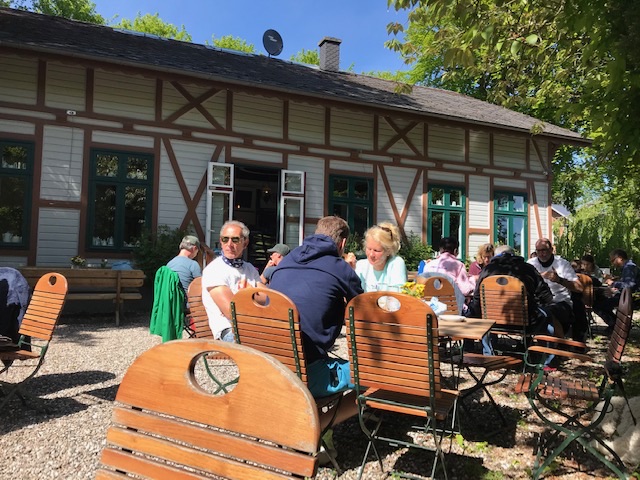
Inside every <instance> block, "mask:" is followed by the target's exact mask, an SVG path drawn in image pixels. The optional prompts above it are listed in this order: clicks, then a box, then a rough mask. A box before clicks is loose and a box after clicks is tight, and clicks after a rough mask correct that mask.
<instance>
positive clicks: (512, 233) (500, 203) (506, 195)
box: [493, 192, 529, 258]
mask: <svg viewBox="0 0 640 480" xmlns="http://www.w3.org/2000/svg"><path fill="white" fill-rule="evenodd" d="M527 212H528V206H527V196H526V195H525V194H524V193H510V192H495V194H494V208H493V218H494V222H493V224H494V238H495V239H496V243H497V244H498V245H510V246H511V247H513V249H514V250H515V251H516V252H517V253H518V254H519V255H523V256H524V257H525V258H528V256H529V255H528V248H527V231H528V230H527V218H528V213H527Z"/></svg>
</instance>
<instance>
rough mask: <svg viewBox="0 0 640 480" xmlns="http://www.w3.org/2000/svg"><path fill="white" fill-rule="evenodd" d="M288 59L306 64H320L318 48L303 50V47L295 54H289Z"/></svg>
mask: <svg viewBox="0 0 640 480" xmlns="http://www.w3.org/2000/svg"><path fill="white" fill-rule="evenodd" d="M290 60H291V61H292V62H298V63H304V64H307V65H320V54H319V53H318V50H305V49H304V48H303V49H302V50H300V51H299V52H298V53H296V54H295V55H291V58H290Z"/></svg>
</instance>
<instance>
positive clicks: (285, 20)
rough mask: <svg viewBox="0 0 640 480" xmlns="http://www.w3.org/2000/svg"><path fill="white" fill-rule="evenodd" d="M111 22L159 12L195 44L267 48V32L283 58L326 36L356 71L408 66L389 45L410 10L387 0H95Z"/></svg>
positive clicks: (313, 45) (314, 45) (344, 64)
mask: <svg viewBox="0 0 640 480" xmlns="http://www.w3.org/2000/svg"><path fill="white" fill-rule="evenodd" d="M93 1H94V3H95V4H96V11H97V12H98V13H99V14H100V15H102V16H103V17H105V19H106V20H107V21H108V22H109V23H114V22H113V20H112V19H113V17H114V16H115V15H119V16H120V17H121V18H129V19H133V18H135V16H136V15H137V13H138V12H140V13H142V14H143V15H144V14H146V13H151V14H155V13H158V14H159V15H160V18H161V19H162V20H163V21H164V22H167V23H172V24H174V25H176V26H178V27H180V26H181V25H184V26H185V29H186V30H187V32H189V34H191V37H192V40H193V42H195V43H205V41H209V43H211V37H212V36H215V37H216V38H220V37H222V36H225V35H233V36H234V37H240V38H242V39H244V40H246V41H247V42H248V43H251V44H253V45H254V46H255V48H256V51H258V52H260V53H266V52H265V49H264V47H263V45H262V35H263V33H264V32H265V31H266V30H268V29H270V28H272V29H275V30H277V31H278V32H279V33H280V35H281V36H282V39H283V43H284V48H283V50H282V53H281V54H280V55H279V58H282V59H285V60H289V58H290V57H291V55H294V54H295V53H297V52H299V51H300V50H302V49H305V50H313V49H317V48H318V42H319V41H320V40H321V39H322V38H323V37H325V36H328V37H335V38H339V39H341V40H342V44H341V45H340V68H341V69H344V70H346V69H347V68H348V67H349V66H350V65H353V68H354V71H355V72H356V73H360V72H369V71H384V70H390V71H396V70H406V66H405V65H404V64H403V62H402V60H401V59H400V56H399V55H398V54H397V53H395V52H392V51H390V50H388V49H386V48H385V47H384V42H385V41H386V40H388V39H389V38H390V37H389V36H388V35H387V30H386V26H387V24H388V23H389V22H402V23H405V24H406V16H407V13H406V11H400V12H396V11H395V10H394V9H393V8H391V9H388V8H387V1H386V0H244V1H234V0H225V1H220V0H182V1H177V0H93Z"/></svg>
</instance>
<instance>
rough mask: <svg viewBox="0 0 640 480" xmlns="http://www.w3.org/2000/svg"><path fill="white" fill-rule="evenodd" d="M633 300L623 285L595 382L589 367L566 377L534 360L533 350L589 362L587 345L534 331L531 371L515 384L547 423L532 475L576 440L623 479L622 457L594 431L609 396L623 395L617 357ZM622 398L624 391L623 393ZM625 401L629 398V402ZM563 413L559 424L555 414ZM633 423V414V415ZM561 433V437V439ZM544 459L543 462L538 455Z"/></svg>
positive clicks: (606, 408)
mask: <svg viewBox="0 0 640 480" xmlns="http://www.w3.org/2000/svg"><path fill="white" fill-rule="evenodd" d="M632 316H633V305H632V295H631V289H629V288H625V289H624V290H623V292H622V295H621V297H620V303H619V305H618V311H617V313H616V324H615V327H614V331H613V334H612V335H611V340H610V342H609V348H608V350H607V355H606V361H605V363H604V369H603V372H602V373H603V375H602V380H601V381H600V383H599V384H596V383H595V382H594V381H592V380H590V379H591V378H595V376H594V375H593V371H592V369H589V370H588V372H587V375H588V376H587V377H586V378H568V377H567V376H555V375H551V374H548V373H545V372H544V370H543V365H542V364H537V363H532V362H531V361H530V359H531V358H532V355H531V354H533V353H538V354H539V353H543V354H555V355H560V356H564V357H567V358H574V359H576V360H580V361H589V360H590V357H589V356H588V355H586V345H584V344H580V342H575V341H571V340H564V339H560V338H556V337H550V336H546V335H545V336H536V337H535V343H534V345H532V346H531V347H529V349H528V352H527V357H526V361H527V365H528V366H530V367H532V368H534V369H535V372H533V373H527V374H524V375H522V377H521V378H520V380H519V381H518V384H517V386H516V392H518V393H524V394H525V395H527V398H528V399H529V403H530V404H531V407H532V408H533V411H534V412H535V413H536V415H537V416H538V417H539V418H540V419H541V420H542V421H543V422H544V424H545V425H546V426H547V427H549V429H550V432H549V435H548V437H547V438H546V439H545V440H542V438H540V439H539V444H538V452H537V457H536V462H535V464H534V469H533V478H534V479H536V478H538V477H540V475H541V474H542V473H543V471H544V469H545V468H547V467H548V466H549V465H551V462H553V461H554V460H555V459H556V457H558V455H560V454H561V453H562V452H563V451H564V450H565V449H566V448H567V447H568V446H569V445H570V444H572V443H573V442H574V441H577V442H578V443H579V444H580V445H582V447H583V448H584V449H585V450H586V451H588V452H589V453H591V454H592V455H593V456H594V457H595V458H597V459H598V460H599V461H601V462H602V463H603V464H605V465H606V466H607V467H608V468H609V469H611V471H613V472H614V473H615V474H616V475H617V476H618V477H619V478H621V479H623V478H627V477H626V475H625V474H624V470H625V467H624V464H623V463H622V460H621V459H620V457H619V456H618V455H617V454H616V452H615V451H613V449H612V448H611V447H609V446H608V445H607V444H606V443H605V442H604V441H603V439H602V438H601V437H600V435H599V432H598V431H597V430H596V428H597V427H598V425H600V423H601V422H602V421H603V420H604V417H605V415H606V413H607V412H608V411H609V410H610V408H609V406H610V403H611V397H612V396H613V394H614V393H615V392H616V390H617V389H620V390H621V391H622V393H623V394H624V386H623V383H622V378H621V370H622V367H621V360H622V354H623V352H624V347H625V345H626V343H627V338H628V336H629V331H630V330H631V321H632ZM624 396H625V398H626V395H624ZM627 405H628V401H627ZM558 417H559V418H561V423H559V422H557V418H558ZM634 422H635V419H634ZM561 436H563V437H564V439H563V440H562V441H559V440H560V437H561ZM593 442H596V443H598V444H599V445H600V446H601V447H602V448H604V449H605V450H606V451H607V452H608V453H609V454H610V455H611V457H612V458H613V462H612V461H610V460H609V459H607V458H606V457H605V456H604V455H602V454H601V453H600V452H599V451H598V450H597V449H596V448H595V447H594V445H593ZM543 455H545V456H546V458H545V460H544V462H543V463H542V464H540V460H541V458H542V456H543Z"/></svg>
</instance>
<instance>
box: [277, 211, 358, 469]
mask: <svg viewBox="0 0 640 480" xmlns="http://www.w3.org/2000/svg"><path fill="white" fill-rule="evenodd" d="M348 236H349V225H348V224H347V222H345V221H344V220H343V219H342V218H340V217H335V216H331V217H323V218H321V219H320V220H319V221H318V225H317V226H316V231H315V234H314V235H311V236H309V237H307V238H305V239H304V242H303V243H302V245H300V246H299V247H297V248H295V249H294V250H292V251H291V252H290V253H289V254H288V255H287V256H286V257H284V258H283V259H282V261H281V262H280V263H279V264H278V266H277V267H276V269H275V270H274V271H273V274H272V276H271V281H270V282H269V287H270V288H272V289H274V290H277V291H279V292H282V293H284V294H285V295H287V296H288V297H289V298H290V299H291V300H292V301H293V303H295V305H296V307H297V308H298V313H299V315H300V329H301V330H302V342H303V344H304V351H305V356H306V359H307V365H308V367H307V378H308V382H307V386H308V387H309V391H310V392H311V394H312V395H313V396H314V397H316V398H321V397H326V396H329V395H331V394H333V393H336V392H340V391H345V390H348V389H350V388H353V385H352V384H351V372H350V365H349V361H348V360H344V359H338V358H335V357H329V355H328V352H329V350H331V347H333V344H334V343H335V341H336V339H337V338H338V335H340V330H341V329H342V326H343V325H344V313H345V307H346V303H347V302H348V301H349V300H351V299H352V298H353V297H355V296H356V295H359V294H360V293H362V286H361V283H360V278H359V277H358V275H356V272H355V270H354V269H353V267H351V265H350V264H348V263H347V262H345V261H344V260H343V259H342V253H343V251H344V246H345V244H346V243H347V237H348ZM335 408H337V411H336V412H335V415H334V414H333V413H331V414H329V415H322V416H321V418H320V422H321V428H322V429H324V428H326V427H327V426H328V423H329V422H330V423H332V424H334V425H335V424H338V423H340V422H342V421H344V420H346V419H348V418H350V417H352V416H354V415H357V414H358V406H357V403H356V395H355V390H351V391H350V392H348V393H345V395H344V396H343V397H342V398H341V400H340V402H339V404H338V406H337V407H335ZM329 412H331V410H330V411H329ZM323 444H324V445H327V446H328V452H327V453H328V455H329V456H330V457H332V458H334V461H335V455H336V454H337V452H336V451H335V449H334V448H333V431H332V430H329V431H328V432H327V433H326V434H325V435H324V436H323ZM323 448H324V446H323ZM322 458H323V457H321V463H323V462H325V461H326V459H325V460H322Z"/></svg>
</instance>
